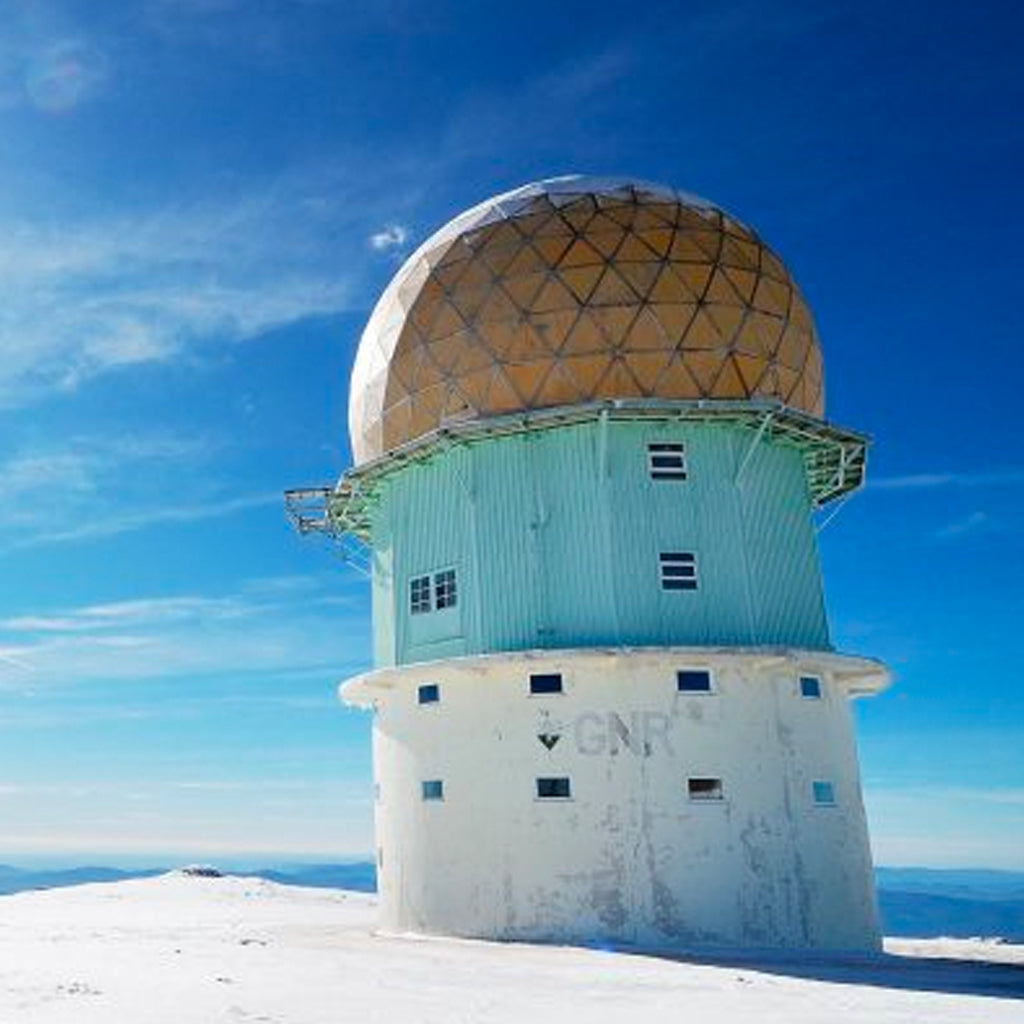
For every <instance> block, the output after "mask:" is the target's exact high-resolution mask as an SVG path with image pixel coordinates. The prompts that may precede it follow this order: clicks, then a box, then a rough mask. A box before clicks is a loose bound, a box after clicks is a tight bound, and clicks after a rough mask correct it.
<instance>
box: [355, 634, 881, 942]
mask: <svg viewBox="0 0 1024 1024" xmlns="http://www.w3.org/2000/svg"><path fill="white" fill-rule="evenodd" d="M687 668H695V669H701V668H707V669H710V671H711V674H712V680H713V684H712V685H713V690H712V692H711V693H709V694H688V693H681V692H678V690H677V679H676V673H677V671H678V670H680V669H687ZM551 672H559V673H561V674H562V677H563V684H564V692H562V693H559V694H550V695H545V696H531V695H530V686H529V677H530V674H531V673H551ZM801 675H816V676H818V677H819V678H820V680H821V697H820V698H817V699H815V698H808V697H806V696H802V695H801V692H800V686H799V677H800V676H801ZM887 682H888V674H887V672H886V671H885V669H884V668H883V667H882V666H880V665H879V664H878V663H877V662H874V661H869V660H866V659H861V658H851V657H844V656H839V655H833V654H828V653H824V652H814V651H776V650H765V649H710V648H647V649H637V650H622V649H601V650H571V651H535V652H522V653H514V654H503V655H487V656H483V657H472V658H456V659H450V660H447V661H440V662H433V663H427V664H419V665H410V666H405V667H402V668H395V669H385V670H381V671H378V672H373V673H369V674H367V675H365V676H361V677H358V678H356V679H353V680H350V681H349V682H348V683H346V684H345V685H344V687H343V690H342V692H343V697H344V699H345V700H346V701H348V702H350V703H354V704H358V705H361V706H372V707H373V708H374V710H375V712H376V721H375V728H374V762H375V777H376V785H377V811H376V825H377V843H378V865H379V887H380V899H381V926H382V927H383V928H385V929H388V930H397V931H419V932H428V933H435V934H446V935H461V936H477V937H487V938H500V939H520V940H531V941H556V942H584V943H615V944H635V945H639V946H645V947H671V948H682V947H692V946H723V945H724V946H758V947H807V948H827V949H859V950H876V949H879V948H880V938H879V930H878V921H877V915H876V909H875V899H874V887H873V879H872V871H871V856H870V851H869V847H868V837H867V829H866V824H865V819H864V810H863V804H862V800H861V792H860V782H859V774H858V767H857V756H856V750H855V746H854V737H853V727H852V721H851V716H850V712H849V702H848V698H849V697H850V696H856V695H858V694H863V693H872V692H876V691H878V690H879V689H881V688H883V687H884V686H885V685H886V684H887ZM423 684H436V685H437V686H438V687H439V697H440V700H439V701H438V702H437V703H432V704H420V703H419V702H418V688H419V686H421V685H423ZM538 778H568V779H569V780H570V785H571V796H570V797H569V798H568V799H557V798H556V799H539V798H538V796H537V784H536V780H537V779H538ZM692 778H699V779H719V780H721V785H722V789H721V799H702V800H700V799H694V798H693V797H692V796H691V795H690V791H689V785H688V780H689V779H692ZM438 781H439V782H441V783H442V788H443V798H442V799H433V800H425V799H424V798H423V785H422V784H423V783H424V782H438ZM815 782H818V783H829V784H831V788H832V792H833V793H834V803H831V804H830V803H823V802H822V801H821V798H822V797H823V796H825V797H827V795H828V790H827V787H822V786H820V785H819V786H818V787H817V790H818V792H817V797H818V800H817V802H816V799H815V795H816V794H815V786H814V783H815ZM698 785H700V784H698ZM435 790H436V787H435Z"/></svg>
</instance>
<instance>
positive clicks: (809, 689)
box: [800, 676, 821, 700]
mask: <svg viewBox="0 0 1024 1024" xmlns="http://www.w3.org/2000/svg"><path fill="white" fill-rule="evenodd" d="M800 696H801V697H806V698H807V699H808V700H821V680H820V679H819V678H818V677H817V676H801V677H800Z"/></svg>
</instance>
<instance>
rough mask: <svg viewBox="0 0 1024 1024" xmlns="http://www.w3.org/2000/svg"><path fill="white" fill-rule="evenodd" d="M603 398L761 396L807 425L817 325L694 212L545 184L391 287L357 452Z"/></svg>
mask: <svg viewBox="0 0 1024 1024" xmlns="http://www.w3.org/2000/svg"><path fill="white" fill-rule="evenodd" d="M612 398H621V399H631V398H657V399H710V400H714V399H732V400H736V399H764V398H768V399H776V400H778V401H780V402H782V403H784V404H785V405H787V406H790V407H792V408H795V409H798V410H801V411H803V412H806V413H810V414H811V415H813V416H818V417H820V416H821V415H822V414H823V409H824V393H823V381H822V362H821V351H820V347H819V344H818V339H817V334H816V332H815V328H814V322H813V319H812V317H811V313H810V310H809V309H808V307H807V305H806V303H805V302H804V300H803V297H802V296H801V294H800V291H799V289H798V288H797V286H796V283H795V282H794V281H793V279H792V278H791V276H790V275H789V273H788V271H787V270H786V269H785V266H784V265H783V263H782V261H781V260H780V259H779V258H778V256H777V255H775V253H773V252H772V251H771V250H770V249H769V248H768V247H767V246H766V245H765V244H764V242H762V241H761V239H760V238H759V237H758V236H757V235H756V234H755V233H754V232H753V231H752V230H751V229H750V228H748V227H746V226H744V225H743V224H741V223H739V222H738V221H736V220H735V219H733V218H732V217H730V216H729V215H728V214H726V213H724V212H723V211H722V210H720V209H719V208H718V207H716V206H714V205H712V204H710V203H708V202H706V201H705V200H702V199H698V198H697V197H695V196H691V195H688V194H686V193H682V192H677V191H675V190H671V189H667V188H664V187H662V186H658V185H648V184H643V183H635V182H628V181H618V180H614V181H608V180H604V179H593V178H560V179H554V180H552V181H547V182H540V183H538V184H535V185H527V186H525V187H524V188H521V189H516V190H515V191H513V192H509V193H506V194H505V195H503V196H498V197H496V198H494V199H491V200H488V201H487V202H485V203H482V204H480V205H479V206H477V207H474V208H473V209H471V210H469V211H467V212H466V213H464V214H462V215H461V216H459V217H457V218H455V220H453V221H452V222H450V223H449V224H448V225H446V226H445V227H444V228H442V229H441V230H440V231H438V232H437V233H436V234H435V235H433V236H432V237H431V238H430V239H428V240H427V241H426V242H425V243H424V244H423V245H422V246H421V247H420V248H419V249H418V250H417V251H416V252H415V253H414V254H413V255H412V256H411V257H410V258H409V260H407V261H406V263H405V265H404V266H403V267H402V269H401V270H400V271H399V272H398V273H397V274H396V275H395V278H394V279H393V280H392V282H391V284H390V285H389V286H388V288H387V289H386V290H385V292H384V294H383V295H382V296H381V299H380V301H379V302H378V304H377V306H376V308H375V309H374V312H373V315H372V316H371V318H370V321H369V323H368V325H367V327H366V330H365V331H364V333H363V337H362V339H361V341H360V345H359V350H358V352H357V355H356V363H355V368H354V370H353V373H352V389H351V399H350V406H349V426H350V431H351V437H352V448H353V454H354V456H355V460H356V462H357V463H362V462H367V461H370V460H372V459H374V458H377V457H379V456H381V455H383V454H384V453H385V452H388V451H391V450H393V449H395V448H397V447H399V446H401V445H403V444H405V443H407V442H410V441H413V440H415V439H416V438H418V437H421V436H423V435H424V434H428V433H430V432H431V431H433V430H436V429H437V428H438V427H440V426H442V425H444V424H445V423H446V422H453V421H462V420H466V419H477V418H484V417H487V416H495V415H500V414H504V413H510V412H519V411H528V410H531V409H541V408H549V407H552V406H559V405H574V404H582V403H587V402H593V401H598V400H601V399H612Z"/></svg>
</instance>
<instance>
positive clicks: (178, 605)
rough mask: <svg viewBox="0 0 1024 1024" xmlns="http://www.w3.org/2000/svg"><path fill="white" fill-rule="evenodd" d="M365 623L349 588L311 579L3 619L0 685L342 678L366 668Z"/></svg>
mask: <svg viewBox="0 0 1024 1024" xmlns="http://www.w3.org/2000/svg"><path fill="white" fill-rule="evenodd" d="M289 579H292V578H289ZM365 620H366V613H365V611H364V610H363V609H362V607H361V606H360V605H359V604H358V603H357V602H354V601H352V600H350V599H349V598H348V597H347V596H346V594H345V593H344V591H341V590H340V588H337V587H336V586H333V585H332V586H329V587H325V586H322V585H321V584H320V583H319V581H316V580H313V579H310V580H309V581H308V582H307V584H306V586H305V587H304V588H298V587H295V588H294V589H289V588H288V587H282V588H281V589H280V590H275V589H274V588H273V587H268V585H267V581H256V582H255V583H254V584H253V585H252V586H249V585H245V586H242V587H240V588H239V589H238V590H237V591H235V592H233V593H230V594H218V595H207V594H190V595H178V596H170V597H164V596H158V597H146V598H136V599H133V600H128V601H117V602H107V603H99V604H90V605H83V606H80V607H74V608H62V609H56V610H52V611H45V612H40V613H35V612H27V613H25V614H22V615H17V616H10V617H8V618H7V619H5V620H3V621H0V651H2V652H3V655H4V656H3V657H2V658H0V685H3V684H6V685H8V686H24V685H25V684H26V683H27V682H31V684H32V686H33V687H35V686H39V685H45V684H47V683H50V682H53V683H59V684H73V683H76V682H81V681H85V680H102V681H113V680H133V679H134V680H139V679H154V678H161V677H163V678H175V677H186V676H192V677H201V676H204V675H206V676H209V675H222V674H225V673H227V674H232V675H237V676H244V675H246V674H251V673H260V674H265V673H267V672H271V673H273V672H277V673H282V672H284V673H292V672H302V671H305V670H309V669H317V670H319V671H321V672H326V673H327V674H328V675H332V676H333V675H334V674H338V675H340V674H342V673H343V672H344V671H345V668H346V666H351V665H352V664H353V661H354V660H355V661H358V662H360V663H361V659H362V653H361V652H362V648H363V646H364V641H363V636H364V632H365V629H366V625H367V624H366V621H365ZM26 672H28V673H31V678H30V679H28V678H27V677H26Z"/></svg>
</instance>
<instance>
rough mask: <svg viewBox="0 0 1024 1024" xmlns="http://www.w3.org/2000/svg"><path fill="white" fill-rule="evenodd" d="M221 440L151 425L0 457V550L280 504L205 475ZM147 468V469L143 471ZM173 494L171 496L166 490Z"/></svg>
mask: <svg viewBox="0 0 1024 1024" xmlns="http://www.w3.org/2000/svg"><path fill="white" fill-rule="evenodd" d="M218 447H219V446H218V443H217V442H216V441H214V440H211V439H210V438H207V437H202V436H181V435H175V434H170V433H159V432H155V433H152V434H150V435H144V434H140V435H135V436H108V437H104V436H90V435H79V436H76V437H72V438H69V439H67V440H65V441H63V442H62V444H61V445H60V446H59V447H55V446H52V445H50V446H40V447H35V448H29V449H24V450H22V451H18V452H15V453H13V454H11V455H9V456H8V457H7V459H6V460H2V459H0V499H2V501H0V537H2V540H0V550H3V549H6V550H12V549H22V548H26V547H36V546H39V545H41V544H52V543H71V542H75V541H83V540H90V539H96V538H101V537H112V536H116V535H118V534H122V533H129V532H133V531H138V530H142V529H146V528H148V527H151V526H157V525H161V524H168V523H190V522H198V521H201V520H206V519H217V518H224V517H225V516H230V515H234V514H236V513H238V512H243V511H246V510H248V509H253V508H260V507H266V508H270V507H273V506H274V505H278V506H279V505H280V503H281V495H280V493H279V492H277V491H249V492H243V493H241V494H239V493H231V492H229V491H228V490H227V489H226V488H225V487H219V488H218V487H217V486H216V485H215V484H214V483H213V482H212V481H211V480H209V479H207V478H206V475H205V467H206V466H207V464H208V463H209V462H210V460H211V458H212V457H213V455H214V454H215V452H217V450H218ZM141 468H144V469H145V470H146V472H140V469H141ZM169 491H170V492H172V493H174V494H176V495H177V499H176V500H175V501H168V500H167V494H168V492H169Z"/></svg>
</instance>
